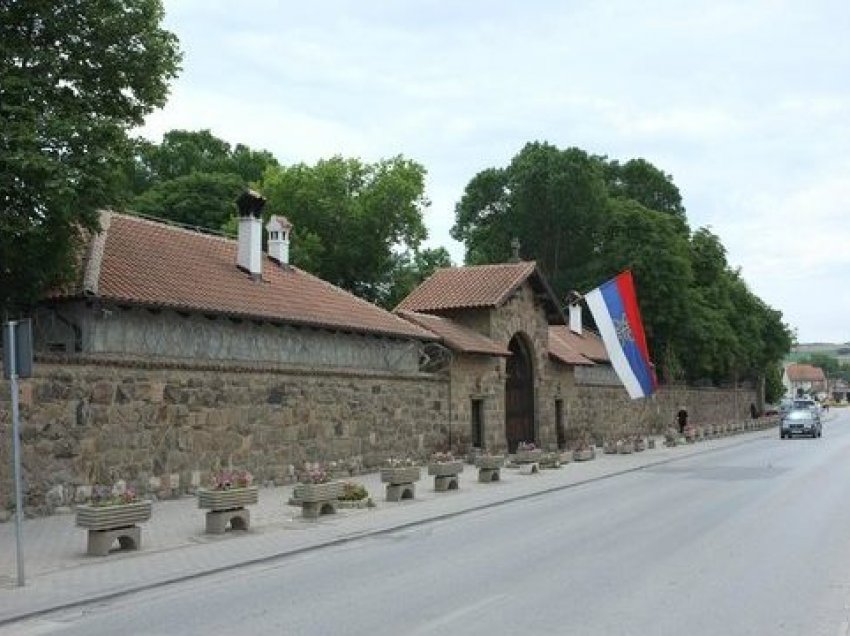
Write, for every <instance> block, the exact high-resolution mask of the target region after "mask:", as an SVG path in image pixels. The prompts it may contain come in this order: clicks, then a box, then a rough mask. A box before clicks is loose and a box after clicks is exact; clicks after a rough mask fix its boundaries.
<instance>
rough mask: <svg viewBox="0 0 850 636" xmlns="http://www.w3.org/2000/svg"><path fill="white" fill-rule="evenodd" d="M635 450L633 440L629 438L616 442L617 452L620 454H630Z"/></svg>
mask: <svg viewBox="0 0 850 636" xmlns="http://www.w3.org/2000/svg"><path fill="white" fill-rule="evenodd" d="M634 450H635V444H634V442H632V441H630V440H623V441H621V442H617V453H619V454H620V455H631V454H632V452H634Z"/></svg>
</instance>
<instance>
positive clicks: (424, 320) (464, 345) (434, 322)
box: [396, 310, 511, 356]
mask: <svg viewBox="0 0 850 636" xmlns="http://www.w3.org/2000/svg"><path fill="white" fill-rule="evenodd" d="M396 313H398V315H399V316H401V317H402V318H404V319H405V320H409V321H410V322H412V323H414V324H416V325H419V326H420V327H423V328H425V329H427V330H428V331H430V332H432V333H433V334H435V335H436V336H438V337H439V338H440V340H441V341H442V342H443V343H444V344H445V345H446V346H447V347H449V348H450V349H454V350H455V351H460V352H461V353H484V354H488V355H494V356H509V355H511V352H510V350H509V349H508V348H507V347H505V346H504V345H502V344H500V343H498V342H496V341H495V340H491V339H490V338H488V337H487V336H485V335H483V334H480V333H478V332H477V331H474V330H472V329H470V328H469V327H464V326H463V325H460V324H458V323H456V322H455V321H453V320H450V319H448V318H443V317H442V316H433V315H431V314H420V313H416V312H414V311H403V310H397V311H396Z"/></svg>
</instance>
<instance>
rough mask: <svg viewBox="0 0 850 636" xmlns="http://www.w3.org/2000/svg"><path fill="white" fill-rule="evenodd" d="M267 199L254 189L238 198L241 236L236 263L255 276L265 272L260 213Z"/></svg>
mask: <svg viewBox="0 0 850 636" xmlns="http://www.w3.org/2000/svg"><path fill="white" fill-rule="evenodd" d="M265 204H266V200H265V199H264V198H263V197H262V196H261V195H259V194H257V193H256V192H254V191H253V190H246V191H245V192H243V193H242V194H241V195H240V196H239V198H238V199H237V200H236V207H237V208H238V209H239V236H238V239H237V246H236V265H238V266H239V267H240V268H242V269H244V270H245V271H247V272H248V273H249V274H251V276H252V277H254V278H260V277H261V276H262V274H263V224H262V221H261V220H260V213H261V212H262V210H263V206H264V205H265Z"/></svg>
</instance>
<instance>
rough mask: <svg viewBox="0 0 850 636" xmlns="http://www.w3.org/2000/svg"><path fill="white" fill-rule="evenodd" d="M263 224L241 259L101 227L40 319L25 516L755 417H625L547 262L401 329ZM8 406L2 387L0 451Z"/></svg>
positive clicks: (672, 400)
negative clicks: (321, 467) (128, 496)
mask: <svg viewBox="0 0 850 636" xmlns="http://www.w3.org/2000/svg"><path fill="white" fill-rule="evenodd" d="M258 216H259V213H258V211H254V212H250V211H249V213H246V214H243V215H242V217H241V218H240V220H239V236H238V238H237V240H235V241H234V240H233V239H228V238H223V237H220V236H214V235H210V234H204V233H201V232H198V231H192V230H187V229H184V228H180V227H175V226H172V225H167V224H164V223H160V222H155V221H152V220H147V219H143V218H139V217H134V216H126V215H122V214H115V213H110V212H106V213H104V214H103V216H102V219H101V225H102V231H101V232H100V233H99V234H97V235H96V236H93V237H91V240H90V241H89V244H88V245H87V249H86V251H85V257H84V258H83V260H82V263H81V267H80V270H81V275H80V277H79V280H78V281H76V283H75V284H73V285H71V286H70V287H69V288H67V289H65V290H62V291H61V292H57V293H55V294H53V295H52V296H51V297H50V298H49V299H47V300H46V301H45V302H44V303H43V304H42V305H41V306H40V307H39V308H38V310H37V311H36V312H35V315H34V326H35V341H36V349H37V356H36V365H35V367H34V372H35V374H34V377H33V378H32V379H29V380H25V381H23V382H22V386H21V407H22V408H21V413H22V438H23V450H24V471H25V480H26V484H27V501H28V504H29V505H30V506H31V507H33V508H36V509H39V510H49V509H51V508H52V507H54V506H56V505H61V504H65V503H69V502H71V501H74V500H79V499H81V498H83V497H84V496H85V494H86V493H87V488H88V487H89V486H90V485H91V484H93V483H109V482H112V481H115V480H117V479H124V480H126V481H128V482H130V483H133V484H135V485H136V486H137V487H139V488H141V489H142V490H145V489H148V490H151V491H154V492H156V493H158V494H160V495H168V494H172V493H179V492H185V491H186V490H191V489H192V488H194V487H196V486H197V485H198V483H199V480H200V479H201V476H202V475H204V474H206V473H207V472H208V471H209V470H211V469H214V468H216V467H218V466H221V465H234V466H240V467H244V468H247V469H249V470H251V471H252V472H253V473H254V474H255V476H256V477H257V478H258V480H259V481H261V482H262V481H273V482H276V483H284V482H287V481H291V480H292V479H293V478H294V476H295V473H296V471H297V470H298V469H299V468H300V467H301V466H303V464H304V462H306V461H336V462H339V463H340V464H341V465H342V466H343V467H344V469H345V470H350V471H352V472H356V471H361V470H366V469H369V468H372V467H375V466H377V465H379V464H380V463H381V462H382V461H384V460H385V459H386V458H387V457H391V456H411V457H418V458H424V457H426V456H427V455H428V454H429V453H431V452H433V451H434V450H437V449H445V448H451V449H452V450H455V451H456V452H461V453H463V452H466V451H468V450H469V449H470V448H473V447H479V448H486V449H488V450H493V451H501V450H506V449H508V450H513V449H514V448H515V447H516V445H517V443H518V442H520V441H534V442H536V443H538V444H540V445H543V446H547V447H561V448H564V447H569V446H570V445H571V444H572V443H574V442H575V441H576V440H577V439H579V438H582V437H585V438H587V437H590V438H592V439H593V440H594V441H601V439H602V438H603V437H606V436H610V435H613V434H618V433H620V432H621V431H623V430H630V431H650V430H660V429H661V428H663V426H664V425H665V422H666V421H667V419H668V418H669V419H670V420H672V414H673V413H674V412H675V410H676V409H677V407H678V404H681V403H687V404H688V405H689V406H690V408H691V414H692V418H693V419H694V420H695V421H699V420H700V419H701V418H702V419H704V420H705V421H709V420H710V421H718V420H724V419H725V420H729V419H734V418H735V417H737V416H738V414H739V413H746V405H748V404H749V403H750V401H751V398H750V397H747V396H741V400H740V404H741V405H742V406H741V407H740V408H739V402H738V399H737V398H738V396H737V393H736V395H735V400H734V402H733V401H732V400H731V399H729V395H728V393H724V392H719V391H715V392H712V391H698V390H692V389H687V388H685V387H680V388H676V389H668V390H666V391H663V392H661V393H660V394H659V396H658V397H657V399H653V400H642V401H638V402H631V401H630V400H629V399H628V397H627V395H626V392H625V390H624V389H623V387H622V386H621V385H620V383H619V381H618V380H617V379H616V376H615V375H614V374H613V372H612V371H611V368H610V365H609V364H608V361H607V356H606V354H605V350H604V347H603V346H602V344H601V341H600V340H599V338H598V336H596V335H595V334H594V333H593V332H591V331H589V330H587V329H584V328H583V327H582V325H581V316H580V307H579V305H577V304H576V305H573V306H571V308H570V319H569V320H567V318H566V316H565V315H564V313H563V311H562V310H561V307H560V304H559V302H558V299H557V298H555V296H554V294H553V293H552V290H551V289H550V287H549V285H548V283H547V282H546V280H545V277H544V276H543V274H542V272H540V270H539V268H538V267H537V265H536V264H535V263H533V262H516V263H507V264H496V265H486V266H478V267H458V268H449V269H445V270H440V271H438V272H436V273H435V274H434V275H433V276H432V277H431V278H429V279H428V280H427V281H425V282H424V283H423V284H422V285H421V286H420V287H419V288H417V289H416V290H415V291H414V292H413V293H412V294H411V295H410V296H409V297H408V298H406V299H405V300H404V301H403V302H402V303H401V304H400V305H399V307H398V308H397V310H396V311H395V312H394V313H390V312H387V311H384V310H382V309H380V308H378V307H376V306H374V305H372V304H370V303H367V302H365V301H363V300H361V299H359V298H356V297H355V296H353V295H351V294H349V293H347V292H345V291H343V290H341V289H339V288H337V287H335V286H333V285H330V284H329V283H327V282H325V281H322V280H320V279H318V278H316V277H314V276H312V275H310V274H308V273H306V272H304V271H302V270H300V269H298V268H297V267H294V266H292V265H290V264H289V263H288V260H289V259H288V251H289V233H290V231H291V227H290V225H289V224H288V222H287V221H286V220H285V219H283V218H282V217H272V218H271V219H270V221H269V223H268V224H267V231H268V250H267V252H266V253H264V252H263V251H262V227H261V221H260V219H259V218H258ZM8 391H9V389H8V383H5V382H0V438H2V439H8V437H9V434H10V432H9V428H10V422H9V408H8V401H9V392H8ZM9 448H10V447H9V445H6V444H3V445H0V509H3V508H4V507H7V506H8V505H9V502H10V499H9V497H10V495H9V493H10V492H11V488H10V487H9V485H10V483H11V474H10V467H11V460H10V457H9V453H10V450H9Z"/></svg>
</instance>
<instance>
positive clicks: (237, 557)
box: [0, 428, 776, 626]
mask: <svg viewBox="0 0 850 636" xmlns="http://www.w3.org/2000/svg"><path fill="white" fill-rule="evenodd" d="M775 435H776V431H775V428H769V429H766V430H761V431H755V432H749V433H742V434H738V435H734V436H732V437H726V438H721V439H715V440H709V441H704V442H698V443H695V444H689V445H686V446H677V447H675V448H664V447H663V445H662V443H661V440H660V439H657V444H656V446H657V447H656V448H655V449H652V450H647V451H644V452H642V453H633V454H630V455H605V454H602V453H601V451H599V450H597V456H596V459H595V460H593V461H590V462H581V463H577V462H572V463H569V464H567V465H565V466H562V467H561V468H560V469H554V470H544V471H541V472H540V473H539V474H536V475H521V474H520V473H519V471H518V470H516V469H503V470H502V481H500V482H496V483H491V484H481V483H478V481H477V470H476V469H475V467H474V466H471V465H469V464H467V465H465V468H464V472H463V473H461V479H460V489H459V490H457V491H451V492H446V493H437V492H435V491H434V484H433V479H432V478H429V477H428V476H427V470H424V469H423V471H422V473H423V478H422V480H421V481H420V482H418V484H417V487H416V499H415V500H412V501H410V500H408V501H403V502H398V503H390V502H386V501H384V486H383V484H381V483H380V479H379V475H378V474H377V473H371V474H367V475H360V476H358V477H353V478H351V481H357V482H359V483H362V484H363V485H364V486H366V488H367V489H368V490H369V493H370V495H371V496H372V499H373V500H374V502H375V503H376V507H375V508H369V509H357V510H340V511H339V513H338V514H336V515H325V516H322V517H320V518H319V519H318V520H316V521H309V520H305V519H302V518H301V510H300V508H297V507H293V506H289V505H287V503H286V502H287V501H288V500H289V498H290V496H291V494H292V490H293V486H291V485H290V486H283V487H276V488H266V489H261V490H260V499H259V503H258V504H257V505H255V506H252V507H251V528H250V530H249V531H247V532H233V533H231V532H228V533H227V534H225V535H217V536H214V535H206V534H204V513H205V511H203V510H200V509H198V507H197V501H196V499H195V498H194V497H185V498H182V499H179V500H172V501H161V502H157V503H155V504H154V506H153V517H152V518H151V520H150V521H148V522H147V523H144V524H142V549H141V550H139V551H132V552H116V553H113V554H110V555H109V556H107V557H90V556H88V555H86V553H85V550H86V531H85V530H84V529H82V528H77V527H76V526H75V525H74V516H73V515H69V514H64V515H55V516H52V517H45V518H38V519H28V520H25V521H24V523H23V536H24V562H25V570H26V585H25V586H24V587H17V586H16V581H17V574H16V572H17V570H16V547H15V545H16V544H15V523H14V521H10V522H8V523H5V524H0V626H2V625H4V624H8V623H11V622H14V621H17V620H20V619H23V618H28V617H32V616H35V615H38V614H42V613H46V612H48V611H51V610H55V609H60V608H69V607H73V606H75V605H80V604H83V603H89V602H92V601H102V600H106V599H109V598H114V597H116V596H120V595H122V594H127V593H129V592H133V591H140V590H144V589H151V588H156V587H160V586H164V585H167V584H169V583H174V582H179V581H185V580H188V579H192V578H195V577H199V576H204V575H211V574H215V573H218V572H222V571H224V570H229V569H232V568H236V567H240V566H245V565H250V564H256V563H261V562H264V561H269V560H273V559H278V558H282V557H286V556H290V555H293V554H298V553H300V552H305V551H309V550H314V549H317V548H321V547H324V546H329V545H334V544H340V543H344V542H347V541H351V540H355V539H358V538H362V537H365V536H369V535H373V534H378V533H384V532H391V531H394V530H398V529H401V528H405V527H409V526H412V525H416V524H421V523H426V522H429V521H435V520H440V519H446V518H450V517H452V516H455V515H459V514H464V513H469V512H473V511H476V510H481V509H484V508H488V507H492V506H496V505H501V504H505V503H508V502H511V501H515V500H517V499H523V498H527V497H533V496H537V495H541V494H544V493H547V492H551V491H554V490H560V489H563V488H569V487H573V486H577V485H580V484H585V483H589V482H593V481H596V480H599V479H604V478H607V477H611V476H614V475H619V474H623V473H626V472H630V471H635V470H640V469H642V468H645V467H647V466H654V465H658V464H663V463H667V462H671V461H676V460H680V459H684V458H686V457H691V456H693V455H697V454H701V453H705V452H710V451H714V450H720V449H724V448H728V447H730V446H736V445H740V444H744V443H748V442H752V441H754V440H757V439H762V438H765V437H771V436H775Z"/></svg>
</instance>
